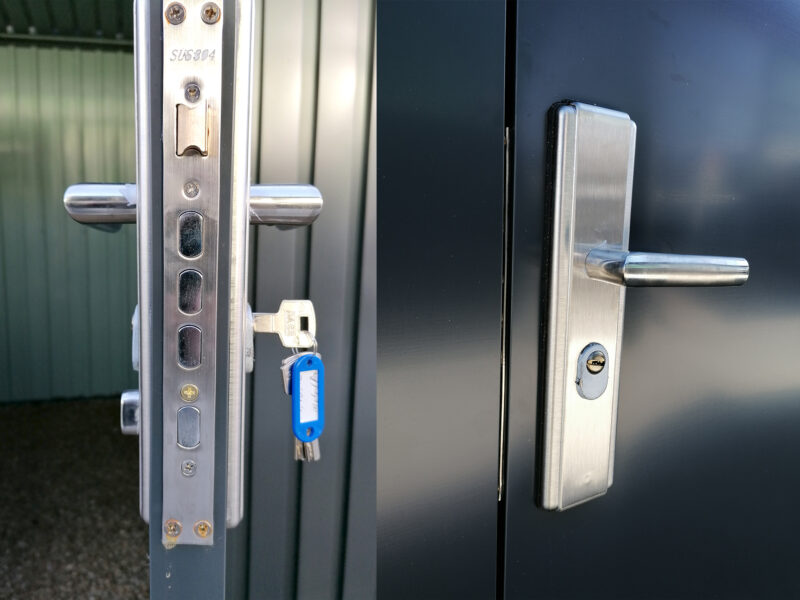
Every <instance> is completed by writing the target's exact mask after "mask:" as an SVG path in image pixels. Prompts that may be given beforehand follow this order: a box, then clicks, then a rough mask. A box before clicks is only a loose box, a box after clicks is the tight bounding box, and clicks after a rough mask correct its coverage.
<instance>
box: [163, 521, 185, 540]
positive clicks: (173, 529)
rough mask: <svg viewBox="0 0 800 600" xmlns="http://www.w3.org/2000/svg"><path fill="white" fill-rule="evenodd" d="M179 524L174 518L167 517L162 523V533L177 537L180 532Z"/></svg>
mask: <svg viewBox="0 0 800 600" xmlns="http://www.w3.org/2000/svg"><path fill="white" fill-rule="evenodd" d="M181 529H183V528H182V527H181V524H180V523H179V522H178V521H176V520H175V519H168V520H167V522H166V523H164V533H166V534H167V535H168V536H169V537H178V536H179V535H180V534H181Z"/></svg>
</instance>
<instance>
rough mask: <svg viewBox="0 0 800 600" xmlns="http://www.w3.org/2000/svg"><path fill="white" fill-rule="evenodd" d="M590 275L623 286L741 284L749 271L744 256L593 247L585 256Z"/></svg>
mask: <svg viewBox="0 0 800 600" xmlns="http://www.w3.org/2000/svg"><path fill="white" fill-rule="evenodd" d="M586 274H587V275H588V276H589V277H591V278H592V279H598V280H600V281H607V282H609V283H616V284H617V285H624V286H626V287H679V286H683V287H696V286H706V285H708V286H727V285H742V284H743V283H745V282H746V281H747V278H748V277H749V275H750V265H749V264H748V262H747V261H746V260H745V259H744V258H736V257H729V256H695V255H691V254H658V253H655V252H627V251H625V250H613V249H607V248H595V249H594V250H592V251H591V252H589V254H588V255H587V256H586Z"/></svg>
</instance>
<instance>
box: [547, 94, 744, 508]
mask: <svg viewBox="0 0 800 600" xmlns="http://www.w3.org/2000/svg"><path fill="white" fill-rule="evenodd" d="M553 117H554V118H555V132H556V139H555V140H554V142H555V146H554V152H555V155H554V160H555V164H554V170H553V178H552V191H553V231H552V238H551V246H550V248H549V249H548V252H549V256H550V261H549V265H550V266H549V290H548V295H547V327H546V331H545V335H546V353H545V367H544V379H545V385H544V398H543V401H544V411H543V423H542V433H543V444H542V457H541V474H540V475H541V485H540V496H539V498H538V500H539V503H540V504H541V506H542V507H543V508H545V509H549V510H564V509H567V508H570V507H573V506H576V505H578V504H581V503H583V502H586V501H587V500H591V499H592V498H596V497H598V496H601V495H603V494H605V493H606V491H607V489H608V488H609V487H610V486H611V484H612V482H613V477H614V441H615V437H616V422H617V401H618V389H619V373H620V361H619V356H620V353H621V352H620V351H621V347H622V327H623V320H624V313H625V290H626V287H627V286H700V285H703V286H705V285H712V286H730V285H741V284H743V283H744V282H745V281H747V278H748V275H749V265H748V263H747V261H746V260H745V259H743V258H727V257H716V256H690V255H679V254H655V253H640V252H629V250H628V239H629V229H630V214H631V198H632V186H633V164H634V152H635V143H636V124H635V123H634V122H633V121H632V120H631V119H630V117H629V116H628V115H627V114H625V113H621V112H617V111H612V110H608V109H604V108H599V107H596V106H589V105H586V104H580V103H569V104H563V105H560V106H559V107H558V108H557V109H555V110H554V115H553Z"/></svg>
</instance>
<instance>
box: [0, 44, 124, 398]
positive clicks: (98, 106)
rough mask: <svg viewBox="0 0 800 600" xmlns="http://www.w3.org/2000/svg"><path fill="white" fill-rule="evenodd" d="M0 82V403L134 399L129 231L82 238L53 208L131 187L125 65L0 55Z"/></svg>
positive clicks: (44, 52)
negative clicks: (88, 193) (70, 191)
mask: <svg viewBox="0 0 800 600" xmlns="http://www.w3.org/2000/svg"><path fill="white" fill-rule="evenodd" d="M0 81H2V82H3V85H2V86H0V401H4V400H34V399H45V398H58V397H76V396H97V395H106V394H114V393H117V392H119V391H121V390H122V389H124V388H128V387H135V385H136V377H135V373H134V372H133V371H132V370H131V360H130V355H131V346H130V344H131V332H130V317H131V313H132V312H133V308H134V306H135V305H136V232H135V228H134V227H133V226H130V225H128V226H124V227H123V228H122V231H120V232H119V233H115V234H108V233H103V232H99V231H95V230H93V229H89V228H88V227H85V226H82V225H79V224H77V223H75V222H73V221H72V220H71V219H70V218H69V217H68V216H67V214H66V212H65V210H64V206H63V204H62V201H61V199H62V195H63V193H64V189H65V188H66V187H67V186H68V185H69V184H71V183H77V182H81V181H97V182H103V181H134V173H135V154H134V148H135V147H134V144H135V142H134V138H133V135H134V112H133V56H132V55H131V54H130V53H129V52H111V51H106V50H83V49H77V48H39V47H20V46H4V47H0Z"/></svg>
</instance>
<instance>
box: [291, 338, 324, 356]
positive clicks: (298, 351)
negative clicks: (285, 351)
mask: <svg viewBox="0 0 800 600" xmlns="http://www.w3.org/2000/svg"><path fill="white" fill-rule="evenodd" d="M309 335H310V334H309ZM311 339H312V340H313V341H314V344H313V345H312V346H311V347H312V348H313V349H314V354H318V352H317V349H318V345H317V338H315V337H314V336H313V335H312V336H311ZM302 350H308V348H292V354H300V352H301V351H302Z"/></svg>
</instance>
